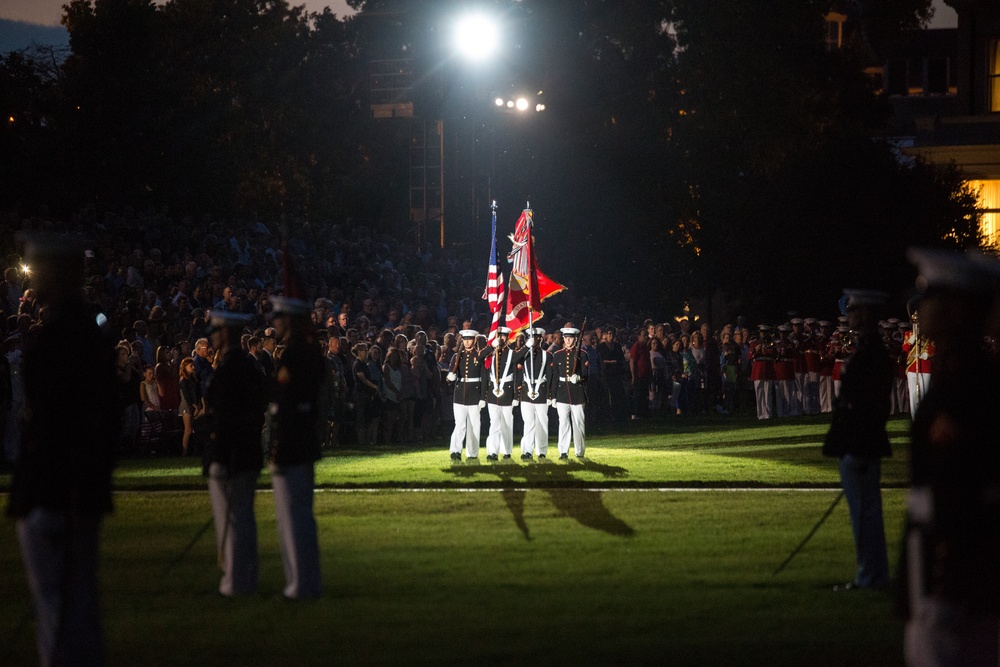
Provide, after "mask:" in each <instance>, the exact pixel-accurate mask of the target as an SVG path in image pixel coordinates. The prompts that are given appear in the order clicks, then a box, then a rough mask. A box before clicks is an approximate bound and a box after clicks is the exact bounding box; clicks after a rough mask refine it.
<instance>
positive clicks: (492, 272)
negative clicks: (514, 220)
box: [483, 202, 503, 343]
mask: <svg viewBox="0 0 1000 667" xmlns="http://www.w3.org/2000/svg"><path fill="white" fill-rule="evenodd" d="M491 208H492V209H493V243H492V245H490V265H489V268H488V269H487V271H486V291H485V292H484V293H483V298H484V299H486V303H487V304H488V305H489V307H490V312H491V313H493V323H492V324H490V334H489V336H487V337H486V342H487V343H492V342H493V339H494V338H496V336H497V328H498V327H499V326H500V314H501V313H502V312H503V274H502V273H500V269H499V268H498V266H497V265H498V264H499V262H497V203H496V202H493V206H492V207H491Z"/></svg>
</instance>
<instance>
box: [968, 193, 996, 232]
mask: <svg viewBox="0 0 1000 667" xmlns="http://www.w3.org/2000/svg"><path fill="white" fill-rule="evenodd" d="M968 185H969V187H971V188H972V189H973V191H975V192H976V193H977V194H978V196H979V206H980V208H981V210H982V215H981V217H980V219H979V220H980V222H979V233H980V234H982V236H983V245H985V246H991V247H994V248H997V247H1000V181H968Z"/></svg>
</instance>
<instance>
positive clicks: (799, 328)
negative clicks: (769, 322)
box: [788, 317, 806, 417]
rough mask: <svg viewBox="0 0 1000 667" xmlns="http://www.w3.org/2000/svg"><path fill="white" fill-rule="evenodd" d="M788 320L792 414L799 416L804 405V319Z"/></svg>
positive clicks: (794, 318)
mask: <svg viewBox="0 0 1000 667" xmlns="http://www.w3.org/2000/svg"><path fill="white" fill-rule="evenodd" d="M789 322H790V323H791V325H792V333H790V334H789V335H788V344H789V347H790V348H791V350H790V353H789V356H790V357H791V360H792V372H793V374H794V378H795V385H794V387H793V389H792V416H793V417H799V416H801V415H802V413H803V412H804V411H805V407H806V357H805V345H806V342H805V337H804V335H805V328H804V327H805V320H803V319H802V318H801V317H793V318H792V319H791V320H789Z"/></svg>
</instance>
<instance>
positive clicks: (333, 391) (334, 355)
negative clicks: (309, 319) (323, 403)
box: [326, 336, 348, 446]
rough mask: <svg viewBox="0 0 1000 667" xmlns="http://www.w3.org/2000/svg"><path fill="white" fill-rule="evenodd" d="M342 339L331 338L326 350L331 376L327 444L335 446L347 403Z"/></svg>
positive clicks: (328, 399) (327, 365) (328, 369)
mask: <svg viewBox="0 0 1000 667" xmlns="http://www.w3.org/2000/svg"><path fill="white" fill-rule="evenodd" d="M340 341H341V339H340V337H338V336H330V340H329V341H328V342H327V348H326V370H327V373H328V374H329V375H330V381H329V382H328V383H327V385H326V387H327V396H328V398H327V416H326V419H327V434H328V435H327V442H328V443H329V444H330V445H331V446H333V445H336V444H337V443H338V442H339V440H340V428H341V426H342V425H343V423H344V408H345V406H344V404H345V402H346V401H347V397H348V393H347V379H346V378H345V377H344V375H345V371H344V362H343V361H342V360H341V358H340V344H341V343H340Z"/></svg>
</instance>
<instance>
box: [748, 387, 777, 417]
mask: <svg viewBox="0 0 1000 667" xmlns="http://www.w3.org/2000/svg"><path fill="white" fill-rule="evenodd" d="M753 391H754V394H755V395H756V397H757V419H770V418H771V401H772V400H773V399H772V397H773V395H774V380H754V382H753Z"/></svg>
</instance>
